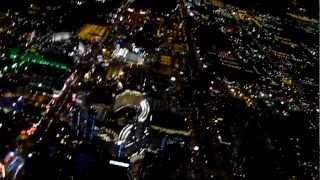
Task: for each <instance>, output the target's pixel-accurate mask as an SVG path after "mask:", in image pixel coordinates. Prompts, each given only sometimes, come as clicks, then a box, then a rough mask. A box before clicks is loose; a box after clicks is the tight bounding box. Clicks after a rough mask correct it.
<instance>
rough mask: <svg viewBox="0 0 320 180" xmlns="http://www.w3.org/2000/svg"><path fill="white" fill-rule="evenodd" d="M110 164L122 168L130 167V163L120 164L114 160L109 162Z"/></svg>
mask: <svg viewBox="0 0 320 180" xmlns="http://www.w3.org/2000/svg"><path fill="white" fill-rule="evenodd" d="M109 164H111V165H115V166H121V167H125V168H127V167H129V164H128V163H124V162H119V161H114V160H110V161H109Z"/></svg>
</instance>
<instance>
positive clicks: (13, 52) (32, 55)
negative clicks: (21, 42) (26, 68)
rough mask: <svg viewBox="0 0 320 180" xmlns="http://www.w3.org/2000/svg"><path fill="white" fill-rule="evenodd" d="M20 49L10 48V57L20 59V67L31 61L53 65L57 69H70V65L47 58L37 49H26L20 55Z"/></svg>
mask: <svg viewBox="0 0 320 180" xmlns="http://www.w3.org/2000/svg"><path fill="white" fill-rule="evenodd" d="M19 51H20V50H19V49H18V48H13V49H10V50H9V58H10V59H12V60H18V61H20V63H19V67H21V66H22V65H23V64H25V63H26V62H31V63H34V64H40V65H45V66H49V67H53V68H56V69H62V70H68V69H69V67H68V66H67V65H65V64H63V63H59V62H56V61H52V60H48V59H45V58H44V57H43V56H42V55H40V54H38V53H37V52H36V51H26V52H24V53H23V54H21V55H20V56H19Z"/></svg>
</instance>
